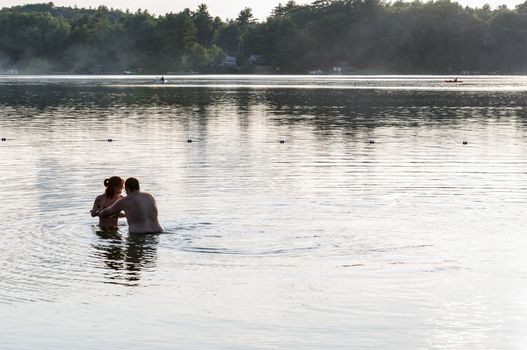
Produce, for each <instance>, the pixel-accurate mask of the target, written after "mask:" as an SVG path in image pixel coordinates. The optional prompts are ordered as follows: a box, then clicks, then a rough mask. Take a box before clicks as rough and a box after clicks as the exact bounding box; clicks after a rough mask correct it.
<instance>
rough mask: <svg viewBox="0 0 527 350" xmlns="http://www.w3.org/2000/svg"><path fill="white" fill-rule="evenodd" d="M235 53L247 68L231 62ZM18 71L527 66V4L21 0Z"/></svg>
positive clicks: (5, 38) (12, 30) (9, 23)
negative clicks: (260, 13) (225, 9)
mask: <svg viewBox="0 0 527 350" xmlns="http://www.w3.org/2000/svg"><path fill="white" fill-rule="evenodd" d="M227 55H228V56H231V57H234V58H236V62H237V64H236V65H233V64H225V62H224V59H225V57H226V56H227ZM251 56H252V57H253V62H252V63H251V62H249V58H250V57H251ZM255 57H256V59H254V58H255ZM231 63H232V62H231ZM11 67H13V68H17V69H18V71H19V72H20V73H82V74H86V73H122V72H131V73H138V74H148V73H150V74H167V73H171V72H172V73H181V72H199V73H222V72H225V73H234V72H238V73H255V72H272V73H279V74H285V73H307V72H309V71H313V70H321V71H322V72H327V71H328V70H330V69H332V67H341V69H342V72H346V73H403V74H407V73H416V74H418V73H438V74H441V73H449V74H450V73H455V74H459V73H462V72H470V73H482V74H484V73H501V74H515V73H527V1H526V2H525V3H523V4H521V5H518V6H517V7H516V8H515V9H508V8H507V7H506V6H501V7H499V8H496V9H491V8H490V7H489V6H488V5H485V6H483V7H482V8H470V7H462V6H461V5H459V4H458V3H456V2H450V1H449V0H438V1H429V2H421V1H420V0H415V1H413V2H403V1H395V2H382V1H379V0H316V1H314V2H313V3H312V4H310V5H298V4H296V3H295V2H294V1H289V2H287V3H286V4H283V5H279V6H277V7H276V8H275V9H274V10H273V12H272V14H271V15H270V16H269V17H268V18H266V19H265V20H257V19H255V18H254V16H253V14H252V12H251V9H249V8H246V9H243V10H242V11H241V12H240V13H239V15H238V16H237V18H235V19H231V20H222V19H220V18H219V17H213V16H212V15H211V14H210V13H209V11H208V9H207V6H206V5H204V4H202V5H199V6H198V8H197V9H196V10H190V9H186V10H184V11H181V12H179V13H169V14H166V15H162V16H154V15H152V14H150V13H148V12H147V11H141V10H139V11H137V12H135V13H132V12H129V11H126V12H125V11H121V10H114V9H109V8H106V7H99V8H96V9H81V8H71V7H57V6H54V4H53V3H47V4H33V5H24V6H15V7H10V8H4V9H2V10H0V69H3V70H4V71H5V70H6V69H8V68H11Z"/></svg>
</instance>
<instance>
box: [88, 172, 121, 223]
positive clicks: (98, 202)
mask: <svg viewBox="0 0 527 350" xmlns="http://www.w3.org/2000/svg"><path fill="white" fill-rule="evenodd" d="M104 186H105V187H106V189H105V190H104V193H103V194H101V195H99V196H97V198H95V201H94V202H93V208H92V210H90V213H91V216H92V217H94V216H97V214H98V213H99V212H100V211H101V210H104V209H106V208H109V207H111V206H112V205H113V204H114V203H115V202H117V201H118V200H119V199H122V198H123V196H122V195H121V192H122V191H123V187H124V180H123V179H121V178H120V177H119V176H112V177H111V178H109V179H105V180H104ZM118 220H119V213H117V215H115V216H112V217H99V227H100V228H101V229H103V230H116V229H117V222H118Z"/></svg>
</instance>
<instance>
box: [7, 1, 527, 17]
mask: <svg viewBox="0 0 527 350" xmlns="http://www.w3.org/2000/svg"><path fill="white" fill-rule="evenodd" d="M49 1H52V2H53V3H54V4H55V5H56V6H74V5H77V6H78V7H86V8H87V7H89V6H92V7H97V6H99V5H105V6H107V7H113V8H118V9H122V10H126V9H129V10H130V11H132V12H135V11H136V10H137V9H147V10H148V11H149V12H151V13H153V14H157V15H162V14H165V13H168V12H179V11H181V10H183V9H185V8H190V9H191V10H195V9H197V7H198V5H199V4H201V3H204V4H206V5H207V6H208V8H209V13H210V14H211V15H212V16H219V17H221V18H222V19H226V18H236V16H237V15H238V13H239V12H240V11H241V10H243V9H244V8H245V7H250V8H251V9H252V10H253V14H254V15H255V17H256V18H257V19H258V20H260V21H262V20H265V19H266V18H267V16H269V14H270V13H271V10H272V9H273V8H274V7H275V6H276V5H278V3H280V2H281V3H282V4H285V3H286V2H287V0H106V1H105V0H40V1H39V0H33V1H31V0H30V1H27V0H0V7H9V6H15V5H23V4H27V3H37V2H49ZM295 1H296V3H297V4H309V3H312V2H313V0H295ZM452 1H454V0H452ZM458 2H459V3H460V4H462V5H464V6H470V7H481V6H483V5H484V4H485V3H488V4H489V5H490V6H491V7H492V8H495V7H497V6H499V5H507V6H508V7H509V8H514V7H515V6H516V5H517V4H519V3H522V2H523V1H522V0H458Z"/></svg>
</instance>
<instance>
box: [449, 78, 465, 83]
mask: <svg viewBox="0 0 527 350" xmlns="http://www.w3.org/2000/svg"><path fill="white" fill-rule="evenodd" d="M462 82H463V80H457V78H455V79H450V80H445V83H462Z"/></svg>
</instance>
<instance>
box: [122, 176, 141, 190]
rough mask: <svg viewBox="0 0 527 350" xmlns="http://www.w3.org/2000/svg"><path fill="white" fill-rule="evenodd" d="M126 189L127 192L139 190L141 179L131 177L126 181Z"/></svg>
mask: <svg viewBox="0 0 527 350" xmlns="http://www.w3.org/2000/svg"><path fill="white" fill-rule="evenodd" d="M124 190H125V191H126V194H130V193H133V192H135V191H139V181H138V180H137V179H136V178H135V177H129V178H128V179H126V181H125V182H124Z"/></svg>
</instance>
